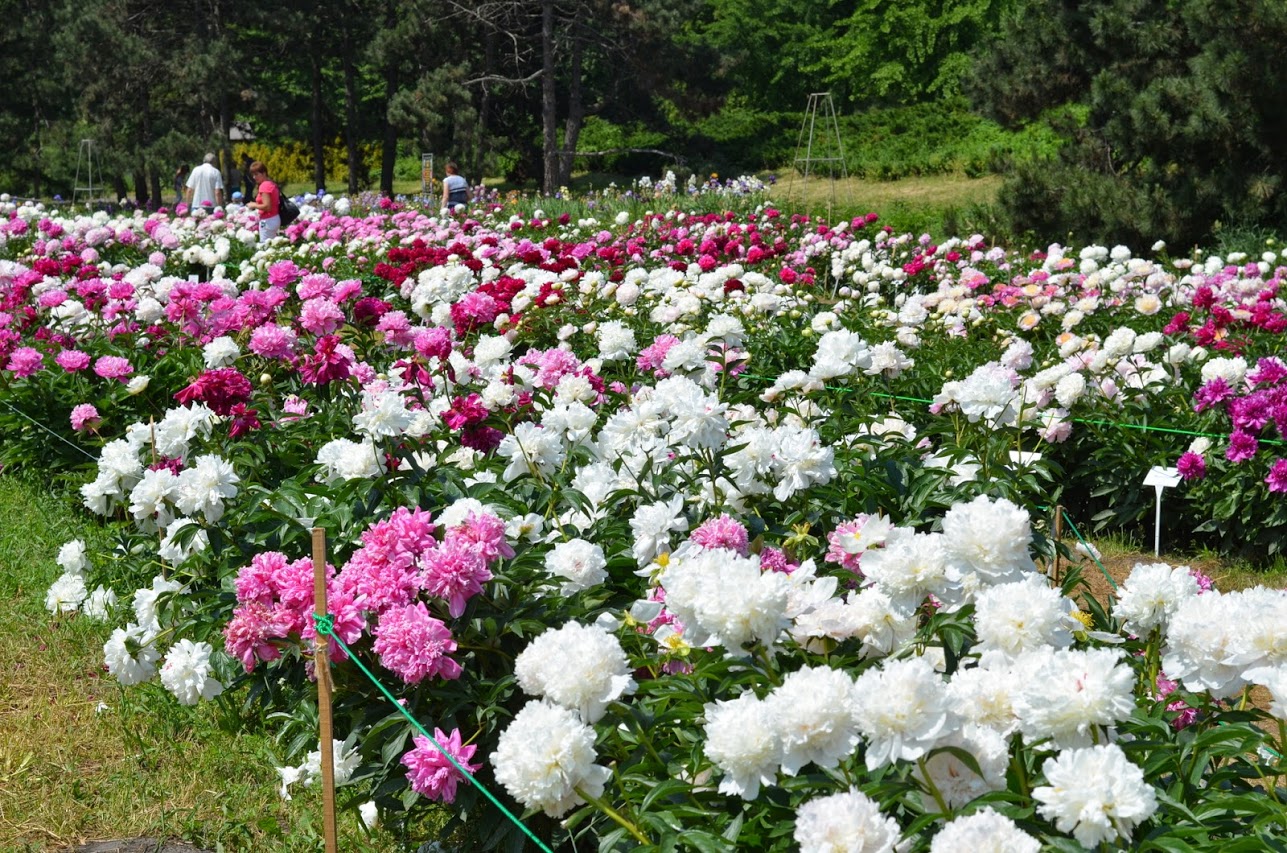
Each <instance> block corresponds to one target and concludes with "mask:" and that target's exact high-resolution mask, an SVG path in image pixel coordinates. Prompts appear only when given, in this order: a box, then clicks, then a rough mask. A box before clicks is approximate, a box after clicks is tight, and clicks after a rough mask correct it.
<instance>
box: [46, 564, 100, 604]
mask: <svg viewBox="0 0 1287 853" xmlns="http://www.w3.org/2000/svg"><path fill="white" fill-rule="evenodd" d="M88 595H89V590H88V589H86V588H85V578H84V576H83V575H78V574H75V573H73V572H63V573H62V574H61V575H59V576H58V579H57V580H55V581H54V582H53V584H51V585H50V587H49V591H48V592H46V593H45V609H46V610H48V611H49V612H50V613H54V614H58V613H74V612H75V611H77V610H78V609H80V605H81V602H83V601H84V600H85V598H86V596H88Z"/></svg>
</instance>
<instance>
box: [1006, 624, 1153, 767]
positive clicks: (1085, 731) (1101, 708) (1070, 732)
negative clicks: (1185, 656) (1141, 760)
mask: <svg viewBox="0 0 1287 853" xmlns="http://www.w3.org/2000/svg"><path fill="white" fill-rule="evenodd" d="M1015 671H1016V674H1017V675H1018V678H1019V680H1020V684H1021V687H1020V689H1019V692H1018V693H1017V694H1016V695H1015V697H1014V712H1015V716H1016V717H1018V720H1019V730H1020V731H1021V732H1023V734H1024V737H1026V738H1027V739H1028V740H1029V742H1035V741H1039V740H1045V739H1047V738H1048V739H1050V740H1051V741H1053V743H1054V746H1055V747H1056V748H1058V749H1068V748H1072V747H1081V746H1087V745H1089V744H1090V743H1092V742H1093V741H1094V739H1095V737H1096V735H1095V734H1093V733H1092V731H1091V729H1092V727H1096V726H1111V725H1113V724H1114V723H1116V722H1119V721H1121V720H1125V719H1128V718H1129V717H1130V716H1131V714H1132V712H1134V710H1135V696H1134V693H1133V688H1134V684H1135V674H1134V672H1133V671H1132V670H1131V668H1130V666H1129V665H1127V664H1126V663H1124V662H1123V661H1122V654H1121V652H1120V651H1118V650H1115V649H1079V650H1064V651H1054V650H1051V649H1041V650H1038V651H1034V652H1028V653H1026V654H1025V655H1023V656H1021V657H1020V658H1019V659H1017V660H1016V661H1015ZM1169 671H1170V670H1168V673H1169Z"/></svg>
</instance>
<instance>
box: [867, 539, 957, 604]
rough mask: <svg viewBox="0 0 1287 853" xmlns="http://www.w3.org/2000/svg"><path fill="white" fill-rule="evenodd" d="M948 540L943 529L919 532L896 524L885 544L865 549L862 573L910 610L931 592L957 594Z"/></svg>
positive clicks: (949, 596) (948, 594)
mask: <svg viewBox="0 0 1287 853" xmlns="http://www.w3.org/2000/svg"><path fill="white" fill-rule="evenodd" d="M944 542H945V540H944V538H943V534H941V533H916V532H915V531H913V530H911V529H910V528H905V527H895V528H893V529H891V531H890V532H889V533H888V534H886V536H885V543H884V547H883V548H873V549H872V550H870V551H865V552H864V553H863V557H862V573H863V575H865V576H866V578H867V580H868V581H869V582H871V583H874V584H875V585H876V588H877V589H879V590H880V591H881V592H884V593H885V594H886V595H888V596H889V598H890V600H891V602H892V604H893V606H894V607H895V608H897V609H899V610H900V611H901V612H903V613H904V614H910V613H912V612H914V611H915V610H916V609H917V608H918V607H920V606H921V603H922V602H924V601H925V597H926V596H927V595H930V594H933V595H937V596H938V597H939V598H951V597H954V596H953V594H952V592H951V590H952V587H953V586H954V583H953V582H952V581H950V580H949V579H948V569H947V551H946V549H945V548H944Z"/></svg>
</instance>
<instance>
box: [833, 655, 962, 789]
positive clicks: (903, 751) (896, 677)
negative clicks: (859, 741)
mask: <svg viewBox="0 0 1287 853" xmlns="http://www.w3.org/2000/svg"><path fill="white" fill-rule="evenodd" d="M853 696H854V703H853V704H854V716H855V718H856V719H857V721H858V728H859V730H860V731H861V732H862V735H863V737H864V738H865V739H866V740H867V769H868V770H875V769H876V768H877V767H881V766H882V765H885V764H892V763H893V762H895V761H915V760H916V759H918V758H920V757H922V756H923V755H925V754H926V753H927V752H929V751H930V750H931V749H933V748H934V746H935V745H936V744H938V743H939V742H940V741H941V740H942V739H943V738H945V737H947V736H949V735H951V734H952V733H953V732H954V731H956V729H957V728H958V727H959V725H960V720H959V718H958V717H957V716H956V714H955V713H954V712H953V711H952V708H951V700H950V697H949V696H948V693H947V684H946V682H944V681H943V677H942V676H941V675H939V674H938V673H937V672H935V671H934V668H933V667H932V666H931V665H930V663H929V661H927V660H926V659H925V658H910V659H906V660H892V661H891V660H887V661H885V662H884V664H883V666H881V667H872V668H871V669H868V670H867V671H865V672H864V673H863V674H862V675H860V676H858V679H857V681H856V682H855V683H854V690H853Z"/></svg>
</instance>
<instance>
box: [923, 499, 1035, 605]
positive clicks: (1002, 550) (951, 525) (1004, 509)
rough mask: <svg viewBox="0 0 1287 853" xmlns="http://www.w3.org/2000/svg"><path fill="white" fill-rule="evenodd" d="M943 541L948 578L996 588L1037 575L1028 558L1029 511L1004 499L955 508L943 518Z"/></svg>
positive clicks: (983, 500) (976, 501)
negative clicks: (971, 579)
mask: <svg viewBox="0 0 1287 853" xmlns="http://www.w3.org/2000/svg"><path fill="white" fill-rule="evenodd" d="M943 537H944V541H943V547H944V550H945V551H946V552H947V563H948V568H949V571H950V573H949V577H952V576H953V574H955V576H956V577H957V578H964V577H965V576H967V575H974V576H975V577H976V578H977V579H978V581H979V582H980V583H982V584H997V583H1005V582H1007V581H1015V580H1019V579H1020V578H1021V577H1022V576H1023V574H1024V573H1025V572H1031V571H1036V568H1037V567H1036V564H1035V563H1033V561H1032V557H1031V556H1030V555H1029V554H1028V542H1029V541H1030V540H1031V539H1032V530H1031V528H1030V526H1029V521H1028V511H1027V510H1025V509H1021V508H1019V507H1018V506H1016V505H1015V504H1013V503H1011V502H1010V501H1008V500H1006V499H1005V498H997V499H995V500H993V499H992V498H989V497H988V496H987V495H979V496H978V497H977V498H975V499H974V500H972V501H970V502H969V503H967V504H956V505H955V506H953V507H952V508H951V509H949V510H948V511H947V515H945V516H944V517H943Z"/></svg>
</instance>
